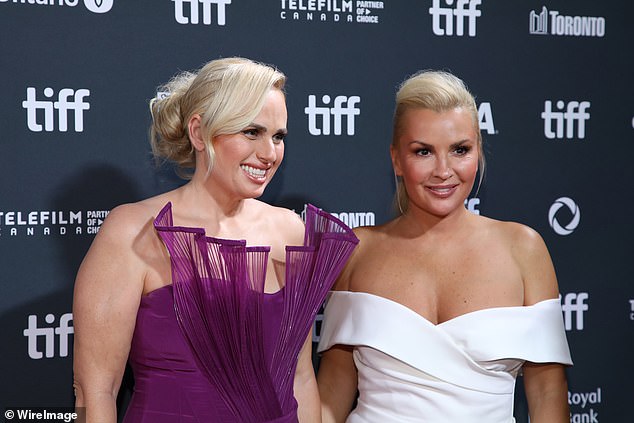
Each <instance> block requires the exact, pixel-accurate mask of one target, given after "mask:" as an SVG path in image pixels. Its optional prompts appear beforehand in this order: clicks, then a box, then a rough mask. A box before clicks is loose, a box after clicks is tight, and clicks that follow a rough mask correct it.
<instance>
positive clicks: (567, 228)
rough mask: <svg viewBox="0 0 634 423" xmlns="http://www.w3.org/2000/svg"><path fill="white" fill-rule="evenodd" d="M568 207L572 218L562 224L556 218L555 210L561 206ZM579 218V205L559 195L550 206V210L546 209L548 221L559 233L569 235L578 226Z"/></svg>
mask: <svg viewBox="0 0 634 423" xmlns="http://www.w3.org/2000/svg"><path fill="white" fill-rule="evenodd" d="M564 206H566V207H568V210H570V213H571V214H572V219H571V220H570V222H568V224H567V225H564V226H562V225H561V224H560V223H559V221H558V220H557V216H556V215H557V212H558V211H559V209H560V208H562V207H564ZM580 219H581V211H580V210H579V206H577V204H575V202H574V201H573V200H572V199H571V198H568V197H561V198H558V199H556V200H555V202H554V203H553V205H552V206H550V210H548V223H550V226H551V227H552V228H553V229H554V230H555V232H556V233H557V234H559V235H570V234H571V233H572V232H573V231H574V230H575V229H576V228H577V226H579V220H580Z"/></svg>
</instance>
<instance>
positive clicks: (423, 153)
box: [416, 148, 430, 156]
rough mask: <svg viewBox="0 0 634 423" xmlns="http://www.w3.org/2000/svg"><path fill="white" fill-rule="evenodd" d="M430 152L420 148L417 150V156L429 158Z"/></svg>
mask: <svg viewBox="0 0 634 423" xmlns="http://www.w3.org/2000/svg"><path fill="white" fill-rule="evenodd" d="M429 154H430V151H429V150H428V149H426V148H420V149H418V150H416V155H417V156H429Z"/></svg>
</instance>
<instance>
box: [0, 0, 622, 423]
mask: <svg viewBox="0 0 634 423" xmlns="http://www.w3.org/2000/svg"><path fill="white" fill-rule="evenodd" d="M632 16H634V3H630V2H617V1H597V0H578V1H575V2H570V1H564V0H557V1H555V0H553V1H550V0H540V1H527V0H522V1H513V2H510V1H492V0H416V1H414V0H410V1H404V0H399V1H397V0H391V1H389V0H385V1H357V0H275V1H273V0H260V1H248V0H160V1H159V0H152V1H150V0H144V1H141V0H139V1H123V0H0V72H1V76H2V77H1V78H0V99H1V100H0V264H1V266H0V275H1V276H0V278H1V279H0V286H1V289H2V291H1V292H2V295H0V318H1V322H2V342H0V344H1V347H0V348H1V351H2V354H1V355H0V363H1V366H2V370H1V374H0V380H1V381H2V383H0V409H2V410H4V408H5V407H14V406H32V407H66V406H70V405H72V402H73V395H72V370H71V366H72V344H73V318H72V314H71V304H72V287H73V281H74V277H75V273H76V271H77V268H78V266H79V263H80V261H81V259H82V257H83V255H84V254H85V252H86V250H87V248H88V246H89V244H90V242H91V241H92V239H93V237H94V235H95V233H96V232H97V231H98V230H99V225H100V224H101V222H102V221H103V219H104V217H105V216H106V215H107V214H108V211H109V210H111V209H112V208H113V207H114V206H115V205H117V204H120V203H124V202H130V201H136V200H139V199H141V198H144V197H147V196H150V195H154V194H157V193H159V192H162V191H166V190H169V189H171V188H173V187H175V186H177V185H179V184H181V183H182V181H181V180H179V179H178V178H177V177H176V176H175V175H174V173H173V169H171V168H170V167H169V166H163V167H160V168H156V167H155V164H154V162H153V161H152V158H151V156H150V148H149V144H148V141H147V139H148V136H147V128H148V126H149V112H148V100H149V99H150V98H152V97H153V96H154V95H155V89H156V87H157V86H158V85H159V84H160V83H162V82H165V81H167V80H168V79H169V78H170V77H171V76H172V75H173V74H175V73H176V72H177V71H178V70H189V69H195V68H198V67H200V66H201V65H202V64H203V63H204V62H206V61H208V60H210V59H213V58H218V57H226V56H234V55H239V56H245V57H249V58H253V59H256V60H260V61H264V62H267V63H273V64H275V65H277V66H278V67H279V68H280V69H281V70H283V71H284V72H285V73H286V74H287V75H288V76H289V82H288V86H287V88H288V109H289V124H288V126H289V131H290V135H289V137H288V140H287V143H286V154H285V160H284V163H283V165H282V168H281V170H280V171H279V172H278V174H277V176H276V179H275V180H274V181H273V184H272V185H271V186H270V187H269V188H268V191H267V193H266V194H265V197H264V199H265V200H267V201H269V202H272V203H275V204H279V205H284V206H287V207H289V208H293V209H295V210H296V211H297V212H298V213H301V211H302V210H303V207H304V204H305V203H307V202H311V203H313V204H316V205H318V206H319V207H321V208H323V209H325V210H328V211H331V212H333V213H336V214H337V215H338V216H339V217H340V218H341V219H342V220H343V221H344V222H347V223H348V224H350V225H351V226H358V225H373V224H378V223H381V222H384V221H386V220H387V219H389V218H390V217H391V215H392V208H391V201H392V196H393V193H394V185H393V183H394V180H393V176H392V172H391V166H390V160H389V154H388V145H389V143H390V131H391V117H392V110H393V99H394V94H395V91H396V87H397V85H398V84H399V83H400V82H401V81H402V80H403V79H404V78H405V77H406V76H408V75H410V74H412V73H414V72H415V71H417V70H419V69H428V68H433V69H445V70H450V71H452V72H454V73H455V74H457V75H458V76H460V77H462V78H463V79H464V80H465V81H466V82H467V84H468V85H469V87H470V88H471V90H472V91H473V92H474V93H475V95H476V96H477V102H478V106H479V112H480V121H481V125H482V134H483V137H484V140H485V151H486V155H487V173H486V179H485V182H484V184H483V187H482V188H481V189H480V191H479V193H478V194H477V196H474V197H473V198H470V199H469V200H468V201H467V203H466V207H468V208H469V209H470V210H472V211H473V212H474V213H480V214H483V215H487V216H490V217H493V218H497V219H503V220H514V221H519V222H522V223H525V224H528V225H530V226H532V227H533V228H535V229H537V230H538V231H539V232H540V233H541V234H542V236H543V237H544V239H545V240H546V243H547V245H548V247H549V249H550V251H551V254H552V256H553V261H554V263H555V266H556V269H557V274H558V278H559V283H560V289H561V302H562V306H563V317H564V320H565V325H566V330H567V335H568V340H569V343H570V347H571V350H572V356H573V360H574V361H575V366H574V367H572V368H570V369H569V370H568V377H569V389H570V393H569V402H570V405H571V411H572V416H571V421H572V422H625V421H632V419H633V418H634V417H632V416H634V409H633V408H632V399H633V398H634V360H632V355H633V353H634V348H633V346H634V288H633V287H634V284H633V283H632V282H633V280H632V279H633V277H632V275H633V274H634V265H633V263H634V259H633V258H632V253H633V252H634V251H633V248H632V241H634V236H633V235H634V224H632V219H631V217H630V216H631V213H632V210H633V209H634V189H633V188H632V183H633V181H634V155H633V153H632V151H634V103H633V101H632V99H633V98H634V84H633V83H632V78H633V76H634V58H633V53H632V51H633V43H634V26H633V25H632V23H631V19H632ZM318 329H319V324H317V325H316V330H315V337H317V336H318ZM129 385H130V382H129V380H127V379H126V381H125V387H124V393H125V392H126V391H128V392H129ZM518 390H519V391H521V387H518ZM124 402H125V401H124ZM526 414H527V407H526V404H525V402H524V401H523V400H518V401H517V404H516V415H517V421H518V422H526V421H527V416H526Z"/></svg>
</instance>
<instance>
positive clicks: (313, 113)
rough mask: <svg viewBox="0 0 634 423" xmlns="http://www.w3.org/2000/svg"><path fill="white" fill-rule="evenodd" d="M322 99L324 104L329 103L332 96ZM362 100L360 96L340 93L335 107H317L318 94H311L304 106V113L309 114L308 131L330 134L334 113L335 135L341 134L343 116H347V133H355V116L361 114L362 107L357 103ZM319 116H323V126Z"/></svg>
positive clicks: (315, 133)
mask: <svg viewBox="0 0 634 423" xmlns="http://www.w3.org/2000/svg"><path fill="white" fill-rule="evenodd" d="M321 101H322V103H323V104H324V105H326V106H327V105H329V104H330V96H329V95H324V96H323V97H322V98H321ZM360 102H361V97H359V96H356V95H353V96H350V97H346V96H344V95H339V96H337V97H335V101H334V104H333V107H317V98H316V96H314V95H309V96H308V106H307V107H306V108H304V113H306V114H307V115H308V132H310V134H311V135H330V121H331V119H330V116H331V115H332V116H333V117H334V119H333V121H334V123H333V134H334V135H341V126H342V121H343V116H346V124H347V125H346V134H348V135H354V117H355V116H358V115H360V114H361V109H359V108H358V107H355V105H356V104H359V103H360ZM318 117H320V118H321V119H320V120H321V127H319V126H318V125H317V120H318V119H317V118H318Z"/></svg>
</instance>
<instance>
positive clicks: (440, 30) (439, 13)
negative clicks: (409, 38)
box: [429, 0, 482, 37]
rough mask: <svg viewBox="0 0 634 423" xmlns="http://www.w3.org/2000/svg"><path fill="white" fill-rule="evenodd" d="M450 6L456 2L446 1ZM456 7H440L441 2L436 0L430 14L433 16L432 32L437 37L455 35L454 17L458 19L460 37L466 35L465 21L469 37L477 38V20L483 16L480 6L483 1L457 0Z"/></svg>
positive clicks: (457, 32)
mask: <svg viewBox="0 0 634 423" xmlns="http://www.w3.org/2000/svg"><path fill="white" fill-rule="evenodd" d="M444 1H445V3H446V4H447V5H448V6H452V5H453V4H454V0H444ZM455 2H456V7H455V9H454V8H451V7H440V0H434V2H433V5H432V7H430V8H429V14H430V15H432V30H433V31H434V34H435V35H454V17H455V18H456V19H455V21H456V31H455V34H456V35H458V36H463V35H464V27H465V21H467V26H468V27H469V36H470V37H475V36H476V18H478V17H480V16H482V12H481V11H480V10H478V6H479V5H481V4H482V0H455ZM443 21H444V26H443V24H442V23H443Z"/></svg>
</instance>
